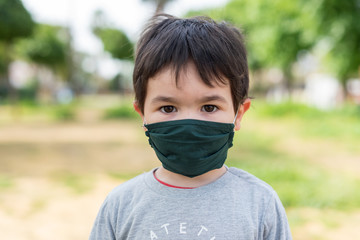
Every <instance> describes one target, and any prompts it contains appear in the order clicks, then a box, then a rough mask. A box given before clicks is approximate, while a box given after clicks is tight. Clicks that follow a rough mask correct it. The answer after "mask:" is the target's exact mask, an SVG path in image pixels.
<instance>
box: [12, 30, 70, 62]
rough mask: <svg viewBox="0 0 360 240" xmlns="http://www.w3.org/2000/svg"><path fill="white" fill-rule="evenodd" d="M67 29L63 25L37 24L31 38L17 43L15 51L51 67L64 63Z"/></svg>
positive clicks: (66, 48)
mask: <svg viewBox="0 0 360 240" xmlns="http://www.w3.org/2000/svg"><path fill="white" fill-rule="evenodd" d="M66 31H67V30H66V29H64V28H63V27H58V26H52V25H46V24H37V25H36V28H35V31H34V35H33V37H32V38H28V39H24V40H22V41H20V42H19V43H18V45H17V51H18V53H19V54H20V55H22V56H24V57H25V58H27V59H29V60H31V61H33V62H35V63H38V64H43V65H46V66H49V67H51V68H54V67H57V66H58V67H59V66H65V65H66V52H67V51H68V46H67V39H66V38H67V32H66Z"/></svg>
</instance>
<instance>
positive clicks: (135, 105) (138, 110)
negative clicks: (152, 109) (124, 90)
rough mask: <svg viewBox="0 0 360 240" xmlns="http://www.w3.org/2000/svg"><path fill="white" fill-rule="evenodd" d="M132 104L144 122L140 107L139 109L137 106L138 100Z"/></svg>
mask: <svg viewBox="0 0 360 240" xmlns="http://www.w3.org/2000/svg"><path fill="white" fill-rule="evenodd" d="M133 106H134V109H135V111H136V112H137V113H138V114H139V115H140V117H141V119H142V120H143V122H144V114H143V113H142V111H141V109H140V107H139V104H138V102H137V101H134V103H133Z"/></svg>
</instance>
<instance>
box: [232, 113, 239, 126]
mask: <svg viewBox="0 0 360 240" xmlns="http://www.w3.org/2000/svg"><path fill="white" fill-rule="evenodd" d="M238 113H239V111H236V114H235V118H234V121H233V124H234V125H235V121H236V118H237V115H238Z"/></svg>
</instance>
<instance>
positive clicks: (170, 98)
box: [151, 96, 177, 103]
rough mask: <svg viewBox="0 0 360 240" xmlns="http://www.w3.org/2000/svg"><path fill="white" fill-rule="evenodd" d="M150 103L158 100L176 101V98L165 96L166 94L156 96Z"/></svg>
mask: <svg viewBox="0 0 360 240" xmlns="http://www.w3.org/2000/svg"><path fill="white" fill-rule="evenodd" d="M151 102H152V103H158V102H167V103H176V102H177V101H176V99H175V98H173V97H166V96H157V97H156V98H154V99H152V100H151Z"/></svg>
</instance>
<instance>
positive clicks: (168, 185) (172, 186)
mask: <svg viewBox="0 0 360 240" xmlns="http://www.w3.org/2000/svg"><path fill="white" fill-rule="evenodd" d="M155 172H156V170H154V172H153V175H154V178H155V179H156V180H157V181H158V182H159V183H161V184H162V185H165V186H167V187H171V188H178V189H194V187H179V186H174V185H171V184H168V183H166V182H163V181H161V180H160V179H158V178H157V177H156V174H155Z"/></svg>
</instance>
